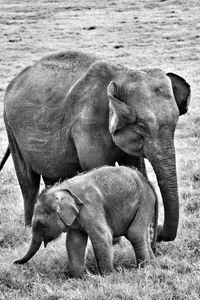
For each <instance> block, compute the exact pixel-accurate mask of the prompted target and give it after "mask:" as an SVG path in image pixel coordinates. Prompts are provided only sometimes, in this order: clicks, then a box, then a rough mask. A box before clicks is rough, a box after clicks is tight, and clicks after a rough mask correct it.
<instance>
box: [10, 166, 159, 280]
mask: <svg viewBox="0 0 200 300" xmlns="http://www.w3.org/2000/svg"><path fill="white" fill-rule="evenodd" d="M153 216H154V236H153V242H152V244H153V247H154V246H155V241H156V231H157V219H158V203H157V196H156V194H155V191H154V189H153V188H152V186H151V184H150V183H149V181H148V180H147V179H146V178H145V177H144V176H143V175H142V174H141V173H139V172H138V171H137V170H136V169H133V168H128V167H124V166H120V167H110V166H105V167H101V168H98V169H94V170H92V171H90V172H88V173H85V174H82V175H78V176H76V177H74V178H72V179H69V180H66V181H64V182H62V183H59V184H56V185H54V186H52V187H50V188H47V189H45V190H44V191H42V192H41V194H40V195H39V197H38V200H37V203H36V205H35V208H34V215H33V220H32V242H31V245H30V248H29V250H28V252H27V254H26V255H25V256H24V257H23V258H21V259H19V260H16V261H15V263H18V264H23V263H26V262H27V261H28V260H29V259H31V258H32V256H33V255H34V254H35V253H36V252H37V251H38V249H39V247H40V245H41V243H42V242H44V246H45V247H46V245H47V243H48V242H50V241H52V240H54V239H56V238H57V237H58V236H59V235H60V234H61V233H62V232H68V234H67V243H66V244H67V252H68V260H69V272H70V275H71V276H75V277H79V276H82V275H83V274H84V258H85V251H86V245H87V240H88V237H89V238H90V239H91V242H92V245H93V249H94V254H95V257H96V261H97V265H98V269H99V272H100V273H101V274H105V273H109V272H111V271H112V269H113V255H112V241H113V238H114V237H119V236H125V237H126V238H127V239H128V240H129V241H130V242H131V244H132V246H133V249H134V250H135V255H136V259H137V264H140V263H144V262H146V261H150V260H154V259H155V257H154V254H153V252H152V249H151V247H150V244H149V239H148V225H149V224H150V222H151V220H152V217H153Z"/></svg>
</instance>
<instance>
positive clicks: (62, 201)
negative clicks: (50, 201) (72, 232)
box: [56, 189, 83, 226]
mask: <svg viewBox="0 0 200 300" xmlns="http://www.w3.org/2000/svg"><path fill="white" fill-rule="evenodd" d="M56 197H57V198H58V207H57V213H58V215H59V217H60V218H61V220H62V221H63V223H64V224H65V225H66V226H71V225H72V223H73V222H74V220H75V219H76V217H77V216H78V214H79V212H80V210H81V206H82V204H83V202H82V201H81V200H80V199H79V198H78V197H77V196H76V195H75V194H74V193H73V192H72V191H70V190H68V189H63V190H59V191H57V192H56Z"/></svg>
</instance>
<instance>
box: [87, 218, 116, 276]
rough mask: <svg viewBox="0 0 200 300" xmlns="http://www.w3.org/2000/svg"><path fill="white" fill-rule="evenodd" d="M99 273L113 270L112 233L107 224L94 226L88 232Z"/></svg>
mask: <svg viewBox="0 0 200 300" xmlns="http://www.w3.org/2000/svg"><path fill="white" fill-rule="evenodd" d="M89 237H90V239H91V242H92V246H93V250H94V254H95V258H96V261H97V265H98V269H99V272H100V274H102V275H104V274H108V273H110V272H112V270H113V253H112V235H111V232H110V230H109V228H108V226H107V224H101V225H99V226H95V228H94V230H93V231H92V233H90V234H89Z"/></svg>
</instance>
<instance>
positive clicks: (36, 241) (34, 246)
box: [14, 236, 42, 264]
mask: <svg viewBox="0 0 200 300" xmlns="http://www.w3.org/2000/svg"><path fill="white" fill-rule="evenodd" d="M41 244H42V239H41V238H38V237H36V236H33V237H32V241H31V245H30V248H29V250H28V251H27V253H26V255H25V256H24V257H22V258H21V259H17V260H15V261H14V263H15V264H25V263H26V262H27V261H29V260H30V259H31V258H32V257H33V256H34V255H35V253H36V252H37V251H38V250H39V248H40V246H41Z"/></svg>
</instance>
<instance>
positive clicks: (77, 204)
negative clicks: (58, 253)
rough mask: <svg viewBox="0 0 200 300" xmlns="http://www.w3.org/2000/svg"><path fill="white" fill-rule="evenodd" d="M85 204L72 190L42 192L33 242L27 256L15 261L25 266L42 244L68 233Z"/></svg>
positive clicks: (36, 210)
mask: <svg viewBox="0 0 200 300" xmlns="http://www.w3.org/2000/svg"><path fill="white" fill-rule="evenodd" d="M82 204H83V202H82V201H81V200H80V199H79V198H78V197H77V196H76V195H75V194H74V193H73V192H71V191H70V190H68V189H58V187H52V188H50V189H47V190H44V191H42V193H41V194H40V195H39V197H38V200H37V203H36V205H35V208H34V214H33V221H32V241H31V245H30V248H29V250H28V251H27V253H26V255H25V256H24V257H23V258H21V259H18V260H16V261H14V263H17V264H24V263H26V262H27V261H29V260H30V259H31V258H32V257H33V256H34V254H35V253H36V252H37V251H38V250H39V248H40V246H41V244H42V242H44V246H45V247H46V245H47V243H49V242H50V241H52V240H55V239H56V238H58V237H59V235H60V234H61V233H62V232H63V231H65V232H66V231H67V230H68V228H69V227H70V226H71V225H72V223H73V222H74V220H75V219H76V217H77V216H78V214H79V212H80V210H81V205H82Z"/></svg>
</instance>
